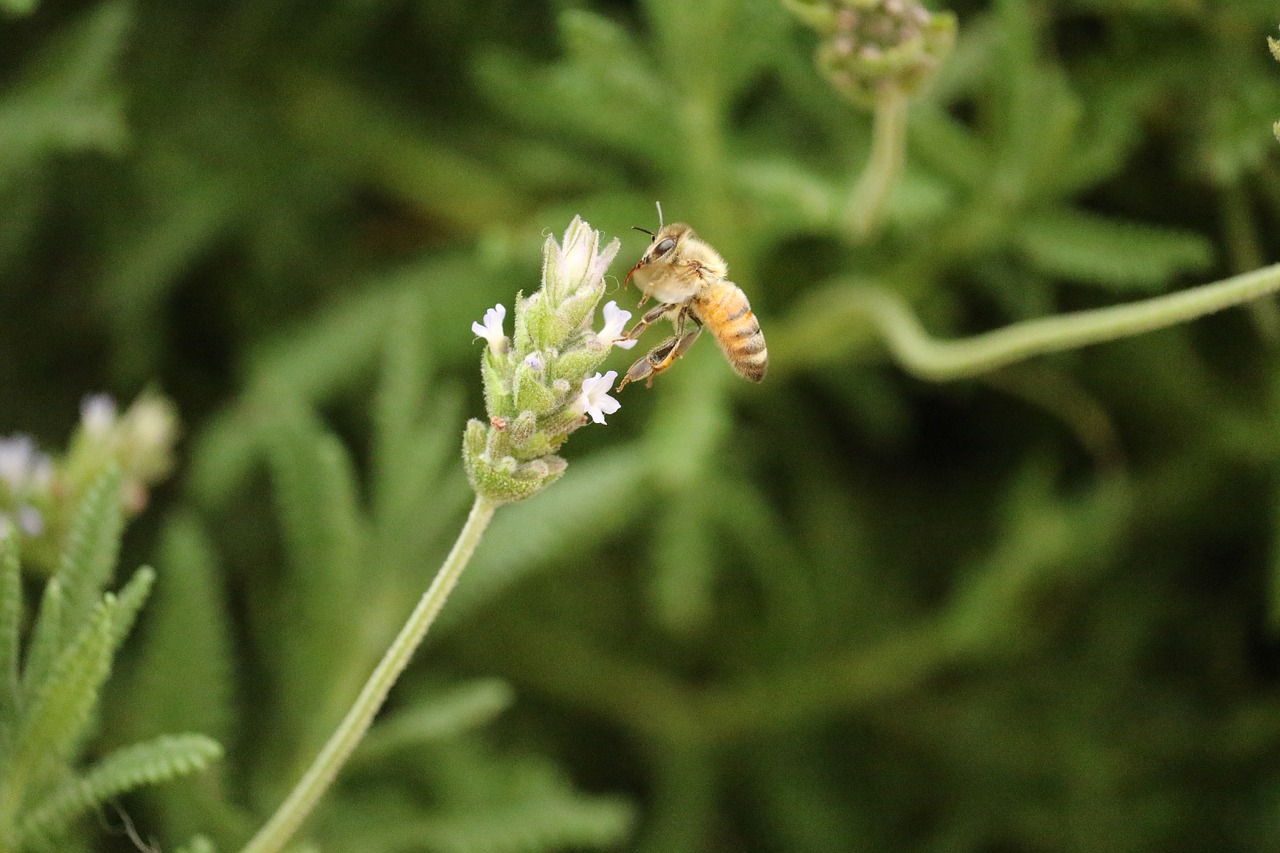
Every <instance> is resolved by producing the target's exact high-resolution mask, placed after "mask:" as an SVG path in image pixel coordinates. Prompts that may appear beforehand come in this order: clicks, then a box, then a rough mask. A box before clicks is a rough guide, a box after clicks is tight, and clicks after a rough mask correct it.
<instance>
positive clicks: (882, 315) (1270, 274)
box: [847, 264, 1280, 381]
mask: <svg viewBox="0 0 1280 853" xmlns="http://www.w3.org/2000/svg"><path fill="white" fill-rule="evenodd" d="M1277 291H1280V264H1274V265H1272V266H1269V267H1263V268H1262V269H1258V270H1253V271H1251V272H1247V273H1243V274H1241V275H1237V276H1232V277H1231V278H1228V279H1224V280H1222V281H1218V282H1214V283H1213V284H1206V285H1201V286H1200V287H1193V288H1190V289H1188V290H1180V291H1178V292H1176V293H1170V294H1166V295H1164V296H1157V297H1155V298H1153V299H1145V300H1143V301H1141V302H1132V303H1129V304H1127V305H1114V306H1111V307H1109V308H1098V309H1095V310H1092V311H1078V312H1076V313H1073V314H1061V315H1058V316H1055V317H1045V318H1042V319H1037V320H1028V321H1026V322H1023V323H1015V324H1014V325H1012V326H1006V327H1004V328H1003V329H996V330H995V331H992V332H987V333H986V334H982V335H975V336H973V337H971V338H962V339H959V340H951V341H939V340H936V339H934V338H932V337H930V336H929V333H928V332H926V331H925V329H924V327H923V326H921V325H920V321H919V320H917V319H916V317H915V315H914V314H913V313H911V309H910V307H908V305H907V303H906V302H905V301H904V300H903V299H902V298H901V297H899V296H897V295H896V294H892V293H888V292H885V291H880V290H861V291H857V292H854V293H850V294H849V295H848V298H849V299H850V300H851V301H852V304H850V305H848V306H847V307H848V308H852V309H854V310H857V311H858V312H859V313H862V314H864V315H865V316H868V317H870V319H871V321H872V323H873V324H874V325H875V328H876V330H877V332H879V334H880V336H881V337H882V338H883V340H884V342H885V344H886V345H887V346H888V347H889V350H890V351H891V352H892V354H893V357H894V359H895V360H896V361H898V363H899V364H900V365H901V366H902V367H903V368H904V369H906V370H908V371H910V372H911V373H914V374H915V375H917V376H919V377H921V378H923V379H930V380H934V381H947V380H951V379H962V378H965V377H970V376H976V375H978V374H981V373H986V372H988V371H991V370H995V369H997V368H1000V367H1004V366H1006V365H1009V364H1013V363H1015V362H1018V361H1022V360H1024V359H1027V358H1031V357H1032V356H1035V355H1043V354H1045V353H1050V352H1061V351H1063V350H1069V349H1076V348H1078V347H1084V346H1090V345H1092V344H1099V343H1103V342H1105V341H1114V340H1118V339H1120V338H1127V337H1131V336H1133V335H1138V334H1142V333H1143V332H1150V331H1154V330H1156V329H1163V328H1166V327H1168V326H1173V325H1176V324H1178V323H1184V322H1186V321H1188V320H1193V319H1195V318H1197V317H1203V316H1204V315H1206V314H1212V313H1214V312H1216V311H1221V310H1223V309H1224V308H1230V307H1232V306H1235V305H1240V304H1242V303H1245V302H1248V301H1250V300H1252V299H1256V298H1258V297H1259V296H1264V295H1266V294H1269V293H1275V292H1277Z"/></svg>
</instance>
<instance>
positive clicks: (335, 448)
mask: <svg viewBox="0 0 1280 853" xmlns="http://www.w3.org/2000/svg"><path fill="white" fill-rule="evenodd" d="M275 409H276V412H277V414H276V417H275V418H274V419H273V420H274V423H275V426H274V428H273V429H272V430H271V435H270V439H269V441H268V446H267V459H268V463H269V465H270V469H271V474H272V481H273V485H274V493H275V495H274V496H275V505H276V509H277V515H278V516H279V519H280V525H281V533H282V535H283V537H284V540H285V550H286V559H287V563H288V573H287V576H286V579H285V580H284V586H283V588H282V589H281V590H278V591H277V593H276V595H275V599H276V600H275V602H274V603H272V604H268V605H267V607H268V612H267V614H265V618H267V619H269V620H271V621H272V622H273V624H274V625H275V627H276V629H277V630H275V631H272V632H271V633H270V634H269V635H268V636H269V637H270V639H269V643H270V645H269V646H268V647H266V648H265V649H264V651H265V652H266V653H267V654H268V656H269V658H270V660H271V661H272V664H273V667H274V668H275V676H276V678H277V680H278V681H279V684H280V690H279V694H278V695H279V696H280V697H281V700H282V701H281V707H280V709H279V713H280V723H281V726H282V731H287V732H289V733H290V737H297V738H300V741H301V743H303V744H307V745H308V748H309V746H310V745H312V744H311V741H313V740H315V739H317V738H321V737H322V736H323V734H324V733H325V732H324V730H325V729H327V728H328V727H330V726H332V725H333V723H334V722H335V720H334V715H335V714H338V713H340V710H341V709H340V708H338V707H337V704H336V703H341V702H345V701H349V699H350V698H351V697H350V696H349V695H347V694H348V692H349V691H350V692H354V687H353V685H352V684H351V683H350V682H351V679H352V678H354V677H356V676H355V674H354V670H353V669H352V668H351V664H352V663H354V662H357V661H361V662H362V661H363V660H364V656H365V655H367V654H368V653H369V649H367V648H366V644H365V643H362V642H353V639H352V630H351V626H352V624H353V623H358V622H359V620H360V618H361V615H362V613H363V612H364V610H363V608H364V603H363V602H364V601H365V600H366V599H367V598H368V592H363V593H362V589H364V590H367V589H368V588H369V587H370V586H376V584H377V582H378V581H380V580H381V577H380V576H376V577H372V576H369V575H368V574H367V573H368V571H369V568H370V567H369V566H366V565H364V562H363V560H364V556H365V547H366V541H365V540H366V535H365V529H364V528H365V525H364V518H363V516H362V513H361V510H360V506H359V498H358V486H357V481H356V474H355V468H354V465H353V463H352V460H351V458H350V456H349V455H348V453H347V451H346V449H345V448H344V447H343V445H342V443H341V442H340V441H339V440H338V439H337V437H336V436H334V435H333V434H331V433H329V432H328V431H326V430H325V429H324V427H323V425H322V424H321V423H320V422H319V420H318V419H317V418H316V416H315V415H314V414H313V413H311V412H310V411H308V410H306V409H304V408H302V407H301V406H300V405H297V404H295V403H290V402H288V401H287V400H282V401H280V402H279V403H277V405H276V406H275ZM335 673H341V677H337V676H335ZM359 677H363V674H362V675H360V676H359ZM335 679H336V680H335ZM281 745H282V746H288V744H281Z"/></svg>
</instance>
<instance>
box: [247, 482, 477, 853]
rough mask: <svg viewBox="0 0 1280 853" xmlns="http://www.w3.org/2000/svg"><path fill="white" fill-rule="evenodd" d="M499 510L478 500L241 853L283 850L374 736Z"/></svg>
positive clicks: (263, 852)
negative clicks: (361, 681)
mask: <svg viewBox="0 0 1280 853" xmlns="http://www.w3.org/2000/svg"><path fill="white" fill-rule="evenodd" d="M497 507H498V504H497V503H496V502H494V501H492V500H489V499H487V498H483V497H479V496H477V497H476V502H475V503H474V504H473V505H472V507H471V514H470V515H469V516H468V517H467V522H466V524H465V525H463V527H462V531H461V532H460V533H459V534H458V540H457V541H456V542H455V543H454V545H453V550H451V551H450V552H449V556H448V557H446V558H445V561H444V564H443V565H442V566H441V567H440V571H439V572H437V573H436V577H435V580H433V581H432V582H431V586H430V587H429V588H428V589H427V591H426V592H425V593H423V596H422V599H421V600H420V601H419V602H418V606H417V607H415V608H414V609H413V613H412V614H410V616H409V619H408V621H407V622H405V624H404V627H403V628H401V629H400V633H399V634H398V635H396V638H395V640H393V641H392V643H391V646H390V647H389V648H388V649H387V651H386V653H385V654H384V655H383V656H382V660H380V661H379V662H378V665H377V667H376V668H374V670H373V674H372V675H370V676H369V680H368V681H366V682H365V685H364V687H363V688H361V690H360V695H359V696H357V697H356V700H355V702H354V703H353V704H352V706H351V709H350V710H349V711H347V715H346V716H345V717H343V719H342V722H341V723H339V724H338V728H337V729H336V730H335V731H334V733H333V734H332V735H330V736H329V740H328V741H327V742H326V743H325V745H324V747H323V748H322V749H321V750H320V753H319V755H317V756H316V759H315V761H313V762H312V763H311V766H310V767H309V768H307V772H306V773H304V774H303V775H302V779H300V780H299V781H298V784H297V785H295V786H294V788H293V790H292V791H291V792H290V793H289V796H288V797H286V798H285V801H284V802H283V803H281V805H280V808H278V809H277V810H276V813H275V814H274V815H272V816H271V819H270V820H268V821H267V822H266V824H264V825H263V827H262V829H260V830H258V833H257V834H256V835H255V836H254V837H253V838H251V839H250V840H249V843H248V844H246V845H245V846H244V849H243V851H242V853H274V851H277V850H280V849H281V848H282V847H283V846H284V844H285V842H287V841H288V840H289V838H290V837H291V836H292V835H293V834H294V832H296V831H297V829H298V827H299V826H301V825H302V822H303V821H304V820H306V818H307V815H309V814H310V813H311V810H312V809H313V808H315V805H316V803H317V802H318V801H319V800H320V797H321V796H322V795H323V794H324V792H325V790H326V789H327V788H328V787H329V785H330V784H331V783H332V782H333V780H334V778H335V777H336V776H337V775H338V771H339V770H340V769H341V768H342V765H343V764H344V763H346V760H347V759H348V758H349V757H350V756H351V753H352V752H353V751H354V750H355V748H356V746H357V745H358V744H359V743H360V740H361V739H362V738H363V737H364V735H365V732H367V731H368V730H369V726H370V724H371V723H372V722H373V718H374V715H376V714H377V713H378V709H379V708H381V707H382V703H383V702H384V701H385V700H386V698H387V693H388V692H389V691H390V690H391V686H392V685H393V684H395V682H396V679H397V678H399V677H400V673H402V672H404V668H405V667H406V666H408V664H409V660H410V659H411V658H412V657H413V653H414V651H415V650H416V649H417V648H418V645H419V644H420V643H421V642H422V638H423V637H424V636H426V633H427V629H428V628H430V627H431V623H432V622H434V621H435V618H436V616H437V615H438V614H439V613H440V608H441V607H443V606H444V602H445V599H446V598H448V597H449V593H450V592H451V591H452V590H453V587H454V585H455V584H456V583H457V582H458V578H459V577H460V576H461V575H462V570H463V569H464V568H466V566H467V563H468V562H469V561H470V560H471V555H472V554H473V553H474V552H475V549H476V545H478V544H479V543H480V538H481V537H482V536H483V535H484V531H485V528H487V527H488V526H489V520H490V519H492V518H493V511H494V510H495V509H497Z"/></svg>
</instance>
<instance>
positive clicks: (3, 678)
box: [0, 534, 22, 763]
mask: <svg viewBox="0 0 1280 853" xmlns="http://www.w3.org/2000/svg"><path fill="white" fill-rule="evenodd" d="M21 630H22V570H21V568H20V567H19V565H18V537H17V536H16V535H12V534H9V535H5V534H0V763H3V759H4V757H5V756H4V752H3V750H4V747H5V745H6V744H7V738H5V737H4V736H3V735H4V732H5V730H6V728H7V727H8V726H9V725H10V723H11V722H12V720H13V717H14V714H15V713H16V711H17V703H18V653H19V648H20V644H21V637H20V634H19V632H20V631H21Z"/></svg>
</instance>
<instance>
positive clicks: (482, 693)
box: [353, 678, 515, 764]
mask: <svg viewBox="0 0 1280 853" xmlns="http://www.w3.org/2000/svg"><path fill="white" fill-rule="evenodd" d="M514 700H515V693H514V691H512V689H511V687H510V686H508V685H507V683H506V682H505V681H499V680H498V679H496V678H487V679H479V680H476V681H472V682H469V683H467V684H461V685H456V686H453V687H450V688H449V689H448V690H447V691H445V692H443V693H441V694H439V695H434V696H431V697H424V698H423V699H421V700H420V701H419V702H418V703H417V704H415V705H414V706H413V707H411V708H408V709H405V710H402V711H396V712H394V713H392V714H390V715H388V716H387V717H386V718H385V719H381V718H380V719H379V721H378V722H377V723H376V724H375V725H374V727H373V728H372V729H370V730H369V734H368V735H367V736H366V737H365V739H364V740H363V741H361V743H360V749H359V751H358V752H357V754H356V756H355V757H354V758H353V760H355V761H360V762H363V763H365V764H371V763H374V762H377V761H381V760H384V759H385V758H386V757H387V756H388V755H389V754H391V753H393V752H397V751H400V750H403V749H407V748H409V747H413V746H417V745H420V744H424V743H430V742H433V741H441V740H445V739H447V738H451V737H455V736H457V735H459V734H461V733H462V732H465V731H467V730H468V729H473V728H476V727H478V726H482V725H484V724H485V723H487V722H489V721H490V720H492V719H493V718H494V717H496V716H498V714H500V713H502V712H503V711H505V710H506V709H507V708H509V707H511V703H512V702H513V701H514Z"/></svg>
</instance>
